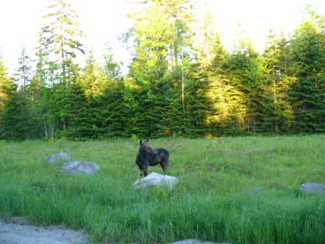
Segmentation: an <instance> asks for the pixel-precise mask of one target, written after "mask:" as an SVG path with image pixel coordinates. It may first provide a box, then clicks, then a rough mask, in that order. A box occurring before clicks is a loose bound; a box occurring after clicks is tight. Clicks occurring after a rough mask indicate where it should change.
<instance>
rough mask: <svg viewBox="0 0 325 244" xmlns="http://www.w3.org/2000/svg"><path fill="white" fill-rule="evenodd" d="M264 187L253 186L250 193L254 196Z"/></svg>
mask: <svg viewBox="0 0 325 244" xmlns="http://www.w3.org/2000/svg"><path fill="white" fill-rule="evenodd" d="M263 191H264V189H263V188H262V187H255V188H254V189H253V190H252V191H251V192H250V194H251V195H253V196H256V195H257V194H259V193H260V192H263Z"/></svg>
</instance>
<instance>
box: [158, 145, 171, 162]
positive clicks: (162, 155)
mask: <svg viewBox="0 0 325 244" xmlns="http://www.w3.org/2000/svg"><path fill="white" fill-rule="evenodd" d="M157 151H158V152H157V154H158V156H159V157H160V158H161V159H164V160H167V161H168V160H169V152H168V151H167V150H166V149H165V148H159V149H157Z"/></svg>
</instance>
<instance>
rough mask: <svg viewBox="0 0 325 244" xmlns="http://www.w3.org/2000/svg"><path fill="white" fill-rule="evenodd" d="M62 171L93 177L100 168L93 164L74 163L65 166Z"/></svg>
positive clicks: (84, 162)
mask: <svg viewBox="0 0 325 244" xmlns="http://www.w3.org/2000/svg"><path fill="white" fill-rule="evenodd" d="M61 169H62V170H64V171H66V172H68V173H71V174H76V173H85V174H88V175H91V174H95V173H96V171H97V170H99V169H100V167H99V166H98V165H97V164H95V163H92V162H86V161H73V162H69V163H66V164H64V165H63V166H62V167H61Z"/></svg>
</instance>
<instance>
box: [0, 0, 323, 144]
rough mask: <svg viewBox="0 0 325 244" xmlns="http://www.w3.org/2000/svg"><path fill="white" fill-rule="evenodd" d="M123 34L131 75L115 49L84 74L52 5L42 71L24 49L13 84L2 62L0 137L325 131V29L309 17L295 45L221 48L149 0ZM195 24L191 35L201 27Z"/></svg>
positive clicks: (188, 4)
mask: <svg viewBox="0 0 325 244" xmlns="http://www.w3.org/2000/svg"><path fill="white" fill-rule="evenodd" d="M142 5H143V6H142V9H141V11H139V12H137V13H132V14H130V15H129V17H130V18H132V19H133V21H134V22H133V23H134V24H133V26H132V28H130V29H129V31H128V32H126V33H124V34H123V37H122V39H123V41H124V42H125V43H126V44H127V45H128V46H129V47H130V52H131V53H132V60H131V62H130V65H129V71H128V74H127V75H122V74H121V64H120V63H118V62H116V61H115V60H114V56H113V50H112V49H111V48H110V47H109V46H108V47H107V50H106V52H105V54H104V55H103V56H104V63H103V64H102V65H99V64H98V63H97V62H96V60H95V58H94V55H93V54H92V52H90V53H88V54H86V55H87V61H86V64H85V65H83V66H81V65H80V64H78V62H77V58H78V57H79V56H81V55H85V47H84V45H83V44H82V38H83V36H84V34H83V32H82V31H81V30H80V29H79V27H78V23H77V19H78V15H77V13H76V12H75V11H74V10H73V8H72V6H71V4H69V3H67V2H65V1H64V0H54V3H53V5H51V6H49V14H48V15H46V16H45V19H46V21H47V24H46V25H45V26H44V27H43V28H42V29H41V30H40V32H39V40H38V42H37V48H36V49H35V50H36V61H31V58H30V57H29V55H28V54H27V52H26V48H22V52H21V57H20V58H19V60H18V68H17V70H16V73H15V75H13V77H9V76H8V74H7V72H6V68H5V67H4V65H3V62H2V61H1V60H0V138H1V139H6V140H25V139H55V138H65V139H88V138H92V139H102V138H112V137H130V136H138V137H150V138H156V137H162V136H186V137H199V136H220V135H249V134H255V133H260V134H290V133H321V132H324V130H325V99H324V98H325V95H324V94H325V93H324V88H325V21H324V16H320V15H318V14H317V13H316V11H314V10H313V9H312V8H311V7H309V8H307V11H306V12H307V14H306V17H305V18H304V20H303V21H302V23H301V25H300V26H299V27H298V28H297V29H296V30H295V31H294V32H293V33H291V34H283V33H278V32H275V31H270V33H269V36H268V41H267V43H266V47H265V49H264V51H263V52H262V53H260V52H257V51H256V50H255V49H254V46H253V45H252V44H251V42H250V41H249V39H247V38H241V40H239V41H238V43H236V46H235V48H234V49H233V50H232V51H228V50H227V49H226V48H225V47H224V46H223V44H222V42H221V39H220V36H219V34H218V32H217V31H216V30H215V29H214V27H213V24H212V17H211V15H210V14H209V13H206V14H205V15H204V16H203V17H202V18H201V21H200V22H199V23H198V21H197V19H198V18H197V16H196V15H195V11H194V8H193V6H192V1H191V0H167V1H157V0H147V1H142ZM194 23H195V24H194Z"/></svg>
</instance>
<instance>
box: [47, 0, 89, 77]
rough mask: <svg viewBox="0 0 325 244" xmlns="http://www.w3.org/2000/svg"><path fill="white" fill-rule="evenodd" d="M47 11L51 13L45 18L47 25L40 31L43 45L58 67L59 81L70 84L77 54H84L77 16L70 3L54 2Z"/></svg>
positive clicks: (58, 0) (57, 0) (56, 0)
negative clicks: (42, 36)
mask: <svg viewBox="0 0 325 244" xmlns="http://www.w3.org/2000/svg"><path fill="white" fill-rule="evenodd" d="M49 10H50V11H51V12H50V13H49V14H47V15H46V16H45V17H46V18H48V19H49V20H50V21H49V24H48V25H46V26H45V27H44V28H43V29H42V30H43V34H44V36H45V40H46V42H45V43H43V45H47V50H48V52H49V54H50V56H51V57H52V56H54V57H55V59H54V60H53V62H55V63H58V64H59V65H60V70H59V75H60V79H61V81H62V82H64V83H66V82H67V83H70V82H71V79H72V80H73V79H75V77H73V76H74V75H75V72H73V68H74V66H75V64H74V60H75V58H76V57H77V53H82V54H84V53H85V52H84V48H83V45H82V44H81V42H80V39H81V37H83V36H84V34H83V33H82V31H81V30H80V29H79V28H78V25H79V24H78V22H77V18H78V15H77V13H76V12H75V11H74V10H73V9H72V8H71V4H70V3H68V2H65V1H63V0H54V4H53V5H51V6H49Z"/></svg>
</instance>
